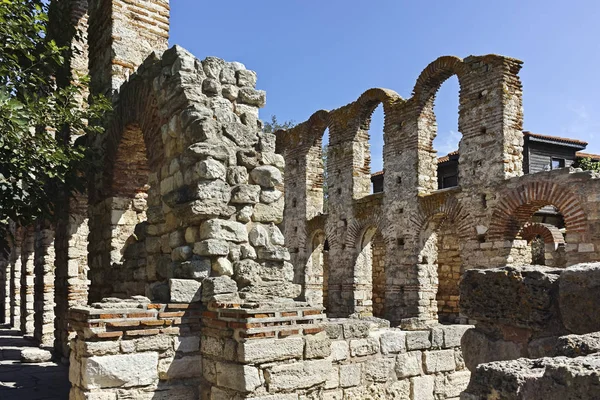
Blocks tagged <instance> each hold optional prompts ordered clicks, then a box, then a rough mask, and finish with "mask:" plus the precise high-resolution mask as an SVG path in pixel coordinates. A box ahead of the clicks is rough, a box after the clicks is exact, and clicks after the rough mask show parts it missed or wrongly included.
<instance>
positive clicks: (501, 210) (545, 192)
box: [489, 181, 587, 240]
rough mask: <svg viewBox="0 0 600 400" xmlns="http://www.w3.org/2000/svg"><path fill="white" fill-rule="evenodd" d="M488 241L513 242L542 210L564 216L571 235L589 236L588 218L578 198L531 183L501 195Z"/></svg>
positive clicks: (563, 190) (551, 185)
mask: <svg viewBox="0 0 600 400" xmlns="http://www.w3.org/2000/svg"><path fill="white" fill-rule="evenodd" d="M498 198H500V199H501V200H500V202H499V204H498V205H497V206H496V209H495V210H494V212H493V214H492V223H491V225H490V233H489V237H490V238H492V239H506V240H512V239H514V238H515V237H516V235H517V234H518V233H519V231H520V230H521V228H522V227H523V226H524V225H525V224H526V223H527V222H528V221H529V218H531V216H532V215H533V214H534V213H535V212H536V211H537V210H539V209H540V208H542V207H545V206H549V205H552V206H555V207H556V208H558V209H559V211H560V212H561V213H562V215H563V218H564V220H565V225H566V227H567V231H568V232H586V231H587V218H586V214H585V212H584V210H583V208H582V207H581V202H580V199H579V198H578V196H577V195H576V194H575V193H574V192H573V191H572V190H569V189H568V188H566V187H563V186H560V185H558V184H556V183H554V182H548V181H546V182H528V183H525V184H522V185H521V186H519V187H517V188H515V189H512V190H509V191H505V192H501V193H499V194H498Z"/></svg>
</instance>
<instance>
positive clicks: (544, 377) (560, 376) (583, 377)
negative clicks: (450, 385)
mask: <svg viewBox="0 0 600 400" xmlns="http://www.w3.org/2000/svg"><path fill="white" fill-rule="evenodd" d="M599 371H600V357H598V356H587V357H577V358H566V357H556V358H542V359H537V360H530V359H527V358H521V359H518V360H511V361H498V362H491V363H488V364H484V365H481V366H480V367H478V368H477V370H475V371H474V372H473V373H472V375H471V380H470V382H469V386H468V387H467V389H466V391H465V392H464V393H463V394H462V395H461V396H462V397H461V399H466V400H472V399H473V400H474V399H487V398H498V399H546V400H562V399H578V400H592V399H597V398H598V395H599V389H598V388H599V387H600V379H599V378H598V376H599V373H598V372H599Z"/></svg>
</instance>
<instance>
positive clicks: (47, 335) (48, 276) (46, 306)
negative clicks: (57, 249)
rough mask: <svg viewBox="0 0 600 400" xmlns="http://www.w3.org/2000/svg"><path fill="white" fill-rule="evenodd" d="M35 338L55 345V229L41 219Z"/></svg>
mask: <svg viewBox="0 0 600 400" xmlns="http://www.w3.org/2000/svg"><path fill="white" fill-rule="evenodd" d="M34 248H35V249H34V254H35V256H34V262H35V266H34V273H35V279H34V289H35V290H34V302H35V303H34V310H35V315H34V321H35V326H34V338H35V340H36V341H37V342H38V343H40V344H41V346H42V347H52V346H53V345H54V259H55V257H54V230H53V229H52V226H51V225H50V224H49V223H47V222H43V221H40V222H38V224H37V226H36V232H35V243H34Z"/></svg>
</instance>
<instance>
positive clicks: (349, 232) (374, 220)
mask: <svg viewBox="0 0 600 400" xmlns="http://www.w3.org/2000/svg"><path fill="white" fill-rule="evenodd" d="M369 228H375V229H376V230H377V231H378V232H379V233H381V236H383V240H384V242H385V243H386V245H389V244H390V243H391V242H392V241H393V235H391V234H390V232H389V231H390V230H391V229H390V228H391V227H390V226H389V225H388V224H387V223H386V220H385V217H384V216H383V215H381V214H369V215H368V216H367V217H365V218H359V219H354V220H352V222H351V223H350V225H349V226H348V228H347V229H346V237H345V240H344V244H345V246H346V248H347V249H352V248H358V246H359V245H360V243H361V241H362V238H363V236H364V234H365V232H366V231H367V230H368V229H369Z"/></svg>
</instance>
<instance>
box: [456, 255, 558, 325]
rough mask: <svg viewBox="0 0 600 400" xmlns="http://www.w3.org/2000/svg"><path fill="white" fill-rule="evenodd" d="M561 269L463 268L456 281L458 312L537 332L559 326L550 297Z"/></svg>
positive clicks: (529, 267)
mask: <svg viewBox="0 0 600 400" xmlns="http://www.w3.org/2000/svg"><path fill="white" fill-rule="evenodd" d="M561 272H562V270H561V269H557V268H549V267H544V266H524V267H503V268H493V269H486V270H477V269H471V270H468V271H465V273H464V275H463V278H462V280H461V283H460V297H461V298H460V302H461V312H463V313H464V314H465V315H467V316H468V317H469V318H473V319H475V320H477V321H481V322H490V323H501V324H503V325H512V326H516V327H520V328H530V329H534V330H538V331H539V330H545V329H546V327H547V326H549V325H552V326H561V322H560V320H559V318H558V307H557V305H556V304H555V302H554V301H553V300H552V297H553V293H555V292H556V291H557V289H558V277H559V275H560V273H561Z"/></svg>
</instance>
